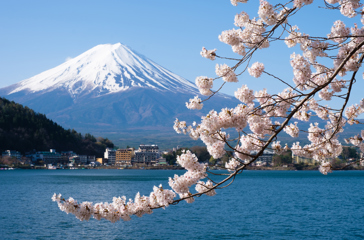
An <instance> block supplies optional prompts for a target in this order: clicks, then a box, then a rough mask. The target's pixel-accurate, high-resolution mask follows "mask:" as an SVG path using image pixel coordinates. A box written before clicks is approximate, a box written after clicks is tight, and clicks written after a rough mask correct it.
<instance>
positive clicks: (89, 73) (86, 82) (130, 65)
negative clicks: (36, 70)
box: [8, 43, 198, 98]
mask: <svg viewBox="0 0 364 240" xmlns="http://www.w3.org/2000/svg"><path fill="white" fill-rule="evenodd" d="M133 87H146V88H152V89H155V90H161V91H174V92H175V91H179V92H184V91H187V92H191V91H192V92H195V93H197V91H198V90H197V89H196V87H195V86H194V84H192V83H191V82H189V81H187V80H186V79H183V78H181V77H179V76H177V75H176V74H174V73H172V72H170V71H168V70H167V69H165V68H163V67H161V66H159V65H158V64H156V63H154V62H153V61H151V60H149V59H148V58H146V57H144V56H142V55H140V54H138V53H136V52H134V51H132V50H131V49H130V48H128V47H126V46H125V45H122V44H121V43H117V44H103V45H98V46H96V47H94V48H92V49H90V50H88V51H86V52H84V53H82V54H81V55H79V56H77V57H75V58H73V59H70V60H68V61H67V62H65V63H63V64H61V65H59V66H57V67H55V68H52V69H50V70H47V71H45V72H42V73H40V74H38V75H36V76H34V77H31V78H29V79H26V80H23V81H21V82H19V83H17V84H15V85H13V86H12V87H11V88H10V89H9V90H10V91H9V92H8V94H14V93H17V92H21V91H28V92H31V93H36V92H40V91H43V92H49V91H52V90H55V89H60V88H62V89H65V90H66V91H67V92H68V93H69V94H70V96H71V97H72V98H77V97H78V96H79V95H84V94H88V93H91V92H92V93H93V94H94V95H104V94H108V93H115V92H121V91H125V90H127V89H129V88H133Z"/></svg>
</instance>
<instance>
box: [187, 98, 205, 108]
mask: <svg viewBox="0 0 364 240" xmlns="http://www.w3.org/2000/svg"><path fill="white" fill-rule="evenodd" d="M186 107H187V108H188V109H198V110H200V109H202V107H203V103H202V102H201V98H199V97H198V96H195V97H194V98H191V99H190V101H189V102H188V103H187V102H186Z"/></svg>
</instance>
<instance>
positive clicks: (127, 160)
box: [115, 148, 133, 166]
mask: <svg viewBox="0 0 364 240" xmlns="http://www.w3.org/2000/svg"><path fill="white" fill-rule="evenodd" d="M132 156H133V149H132V148H128V149H118V150H116V153H115V165H117V166H131V159H132Z"/></svg>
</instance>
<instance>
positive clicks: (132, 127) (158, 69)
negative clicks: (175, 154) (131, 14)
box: [0, 43, 238, 133]
mask: <svg viewBox="0 0 364 240" xmlns="http://www.w3.org/2000/svg"><path fill="white" fill-rule="evenodd" d="M197 94H198V89H197V88H196V86H195V85H194V84H193V83H191V82H190V81H188V80H186V79H184V78H182V77H180V76H177V75H176V74H174V73H172V72H170V71H169V70H167V69H165V68H163V67H162V66H160V65H158V64H156V63H154V62H153V61H151V60H150V59H148V58H146V57H144V56H143V55H141V54H139V53H136V52H135V51H133V50H131V49H129V48H128V47H126V46H124V45H122V44H120V43H117V44H104V45H98V46H96V47H94V48H92V49H90V50H88V51H86V52H84V53H83V54H81V55H79V56H77V57H75V58H73V59H71V60H68V61H67V62H65V63H63V64H61V65H59V66H57V67H55V68H52V69H50V70H47V71H45V72H42V73H40V74H38V75H36V76H34V77H31V78H29V79H25V80H23V81H21V82H19V83H16V84H13V85H11V86H8V87H5V88H2V89H0V96H2V97H5V98H7V99H10V100H13V101H15V102H18V103H21V104H23V105H25V106H28V107H29V108H31V109H33V110H35V111H37V112H40V113H43V114H46V116H47V117H48V118H50V119H52V120H53V121H55V122H57V123H58V124H60V125H61V126H63V127H65V128H74V129H76V130H78V131H81V132H90V133H95V132H117V131H138V130H141V131H142V130H158V131H161V130H165V131H167V132H169V133H171V132H173V129H172V126H173V121H174V120H175V118H176V117H177V118H181V119H183V120H189V121H193V120H196V121H198V120H199V119H200V117H201V116H202V115H203V114H206V112H207V111H208V110H211V109H216V110H220V109H221V108H223V107H234V106H236V105H237V104H238V100H236V99H235V98H233V97H231V96H227V95H222V94H218V95H216V96H215V97H214V98H212V99H211V100H210V101H208V102H206V103H205V107H204V109H203V110H202V111H191V110H188V109H187V108H186V106H185V102H187V101H188V100H189V99H190V98H193V96H195V95H197ZM167 129H168V130H167Z"/></svg>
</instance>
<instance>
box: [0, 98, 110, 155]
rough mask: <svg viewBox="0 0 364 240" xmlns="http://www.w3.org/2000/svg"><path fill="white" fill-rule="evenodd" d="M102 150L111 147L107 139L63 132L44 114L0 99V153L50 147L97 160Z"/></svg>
mask: <svg viewBox="0 0 364 240" xmlns="http://www.w3.org/2000/svg"><path fill="white" fill-rule="evenodd" d="M106 147H114V144H113V143H112V142H111V141H110V140H108V139H107V138H106V139H104V138H101V137H100V138H97V139H96V138H95V137H94V136H92V135H91V134H85V135H84V136H83V135H82V134H81V133H78V132H76V131H75V130H73V129H72V130H71V129H68V130H65V129H64V128H62V127H61V126H60V125H58V124H57V123H55V122H53V121H51V120H49V119H47V117H46V116H45V115H44V114H40V113H36V112H34V111H33V110H32V109H30V108H28V107H24V106H22V105H20V104H17V103H15V102H13V101H9V100H7V99H5V98H1V97H0V151H4V150H6V149H10V150H17V151H20V152H21V153H23V154H24V153H25V152H27V151H31V150H33V149H35V150H37V151H48V150H49V149H51V148H53V149H56V150H57V151H58V152H60V151H74V152H76V153H77V154H86V155H96V156H97V157H101V156H102V155H103V152H104V151H105V148H106Z"/></svg>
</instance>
